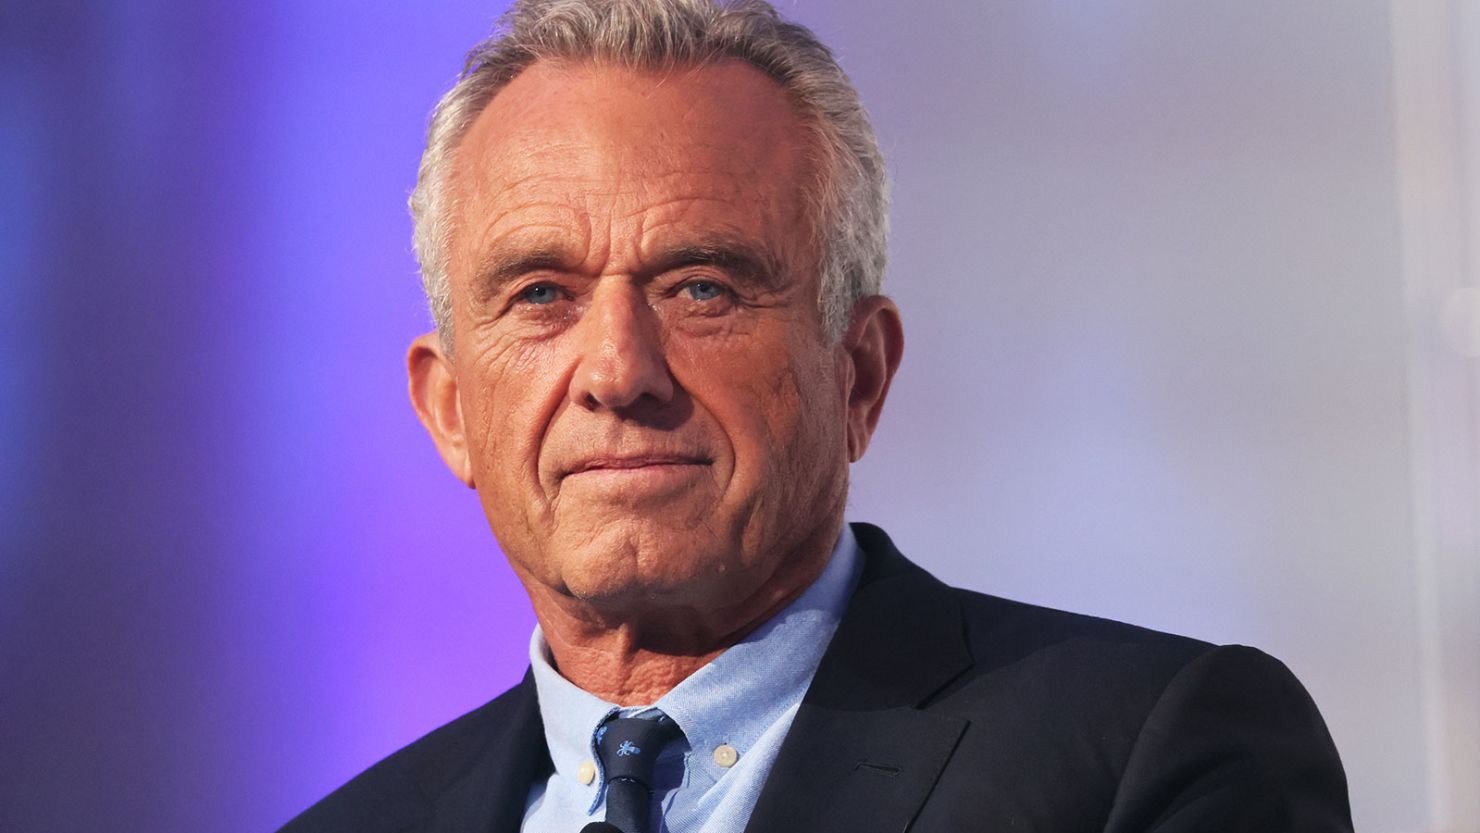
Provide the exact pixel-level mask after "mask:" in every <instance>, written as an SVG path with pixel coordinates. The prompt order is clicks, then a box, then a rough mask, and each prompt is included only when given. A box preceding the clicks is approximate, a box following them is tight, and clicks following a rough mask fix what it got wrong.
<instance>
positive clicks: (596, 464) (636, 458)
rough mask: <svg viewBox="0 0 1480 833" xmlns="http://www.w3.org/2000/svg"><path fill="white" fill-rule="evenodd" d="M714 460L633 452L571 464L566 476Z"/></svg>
mask: <svg viewBox="0 0 1480 833" xmlns="http://www.w3.org/2000/svg"><path fill="white" fill-rule="evenodd" d="M713 462H714V461H713V460H711V459H709V458H708V457H699V456H694V455H688V454H634V455H623V456H619V457H592V458H591V459H589V460H583V461H581V462H580V463H577V464H576V465H574V466H572V467H571V469H570V471H568V472H566V476H567V477H568V476H570V475H572V474H580V473H582V472H588V471H621V470H624V469H645V468H656V467H659V466H707V465H709V464H711V463H713Z"/></svg>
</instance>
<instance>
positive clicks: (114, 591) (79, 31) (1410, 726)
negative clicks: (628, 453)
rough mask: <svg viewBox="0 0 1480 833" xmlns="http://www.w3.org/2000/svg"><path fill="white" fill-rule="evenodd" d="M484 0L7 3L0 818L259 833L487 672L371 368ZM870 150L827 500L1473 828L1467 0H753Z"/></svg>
mask: <svg viewBox="0 0 1480 833" xmlns="http://www.w3.org/2000/svg"><path fill="white" fill-rule="evenodd" d="M502 5H503V4H502V3H500V2H496V0H495V1H494V2H477V3H475V2H467V0H439V2H436V3H415V4H412V3H391V2H383V0H360V2H354V3H350V2H342V0H321V1H320V2H283V0H277V1H276V2H274V0H264V2H257V3H251V4H245V3H238V4H204V3H202V4H188V3H175V2H165V0H116V2H85V0H53V1H52V2H48V3H19V2H7V3H5V4H4V5H0V269H3V272H0V274H3V278H0V281H3V284H0V290H3V291H0V830H4V831H7V833H10V831H15V833H29V832H30V831H99V830H131V831H133V830H136V831H152V832H156V833H196V832H198V831H213V832H214V831H223V832H224V833H237V832H238V831H240V833H248V832H249V831H269V830H272V829H274V828H276V826H277V825H279V824H281V823H282V822H284V821H286V820H287V819H288V818H289V817H291V816H292V815H293V814H295V813H296V812H298V811H299V810H301V809H302V808H303V807H305V806H307V805H308V804H309V803H311V802H312V801H313V800H315V799H317V798H318V797H320V796H321V795H323V794H324V793H326V792H328V791H329V790H330V789H332V788H333V787H335V786H337V785H338V784H339V783H341V782H342V781H344V780H345V779H346V778H348V777H349V776H351V775H353V774H354V773H356V772H358V771H359V770H361V769H362V768H364V767H365V766H367V765H368V764H370V763H372V762H373V761H375V760H377V759H379V758H380V757H382V756H383V755H385V754H387V753H388V752H390V751H392V750H394V749H395V748H397V747H399V746H400V745H402V744H404V743H406V742H408V741H410V740H412V739H413V738H415V737H417V736H419V735H420V734H422V733H423V732H425V731H427V730H429V729H431V728H432V727H434V726H436V725H439V724H441V723H443V722H445V721H446V720H448V719H450V718H452V717H454V716H456V715H458V714H461V713H463V712H464V711H467V710H469V709H471V708H474V707H475V706H477V705H479V704H481V703H483V702H484V701H486V700H487V699H489V698H491V697H492V696H494V695H495V694H497V693H498V692H499V691H501V690H502V689H503V688H504V687H506V686H507V685H509V684H511V683H513V682H514V681H515V680H516V679H517V678H518V677H519V675H520V674H521V673H522V670H523V667H524V664H525V659H524V656H525V651H526V645H527V640H528V633H529V629H530V627H531V625H532V621H533V620H532V617H531V615H530V612H529V610H528V606H527V603H526V601H525V599H524V597H523V594H522V592H521V590H520V588H519V587H518V586H517V584H516V583H515V581H514V579H513V577H512V575H511V573H510V572H509V570H508V569H507V568H506V567H505V566H504V564H503V560H502V556H501V555H500V553H499V552H498V550H497V548H496V546H495V545H494V543H493V541H492V538H491V536H490V534H489V533H488V531H487V527H486V525H485V522H484V520H483V519H482V516H481V512H480V510H479V508H478V505H477V503H476V501H475V499H474V496H473V495H472V494H471V493H470V492H467V491H465V490H464V489H462V488H461V487H460V486H459V485H458V484H457V483H456V481H455V480H454V479H453V478H452V477H451V476H450V475H449V474H447V473H446V471H445V470H444V469H443V468H442V465H441V463H440V462H439V460H438V459H437V456H436V454H435V452H434V450H433V448H432V446H431V443H430V441H429V440H428V439H427V438H426V437H425V436H424V434H423V432H422V430H421V428H420V427H419V425H418V424H417V423H416V420H415V418H414V416H413V415H412V412H411V410H410V408H409V406H408V405H407V402H406V397H405V391H404V388H405V383H404V374H403V365H402V360H403V359H402V357H403V354H404V350H405V347H406V345H407V343H408V342H409V340H410V339H411V338H412V337H413V336H414V335H416V334H417V333H419V332H421V331H423V330H425V329H427V326H428V324H427V321H428V319H427V315H426V313H425V311H424V308H423V302H422V299H421V296H420V290H419V285H418V281H417V277H416V267H415V263H414V260H413V258H412V256H411V253H410V244H409V239H410V222H409V220H408V218H407V216H406V212H405V209H404V203H405V198H406V196H407V194H408V193H409V190H410V188H411V186H412V183H413V179H414V173H415V168H416V162H417V159H418V157H419V154H420V150H421V142H422V131H423V127H424V125H425V119H426V115H427V113H428V112H429V111H430V109H431V107H432V105H433V103H434V102H435V101H436V99H437V97H438V95H439V94H440V93H441V92H442V91H443V90H444V89H445V88H446V87H447V86H449V85H450V84H451V82H452V81H453V80H454V78H455V76H456V73H457V71H458V69H459V67H460V65H461V55H462V53H463V52H464V51H465V50H466V49H467V48H468V47H469V46H471V45H472V44H473V43H474V42H475V41H476V40H478V39H479V38H481V37H482V36H483V35H484V34H485V33H486V32H487V30H488V29H489V26H490V24H491V22H492V21H493V19H494V18H495V17H496V16H497V14H498V13H499V12H500V11H501V10H502ZM780 5H781V8H782V9H783V11H784V12H785V13H787V14H788V15H790V16H793V17H795V18H797V19H799V20H801V21H802V22H804V23H807V24H809V25H811V26H813V27H814V28H815V29H816V30H817V31H818V32H819V34H820V35H821V36H822V37H823V39H824V40H825V41H826V42H828V43H829V44H831V45H832V46H834V47H835V48H836V50H837V52H838V53H839V55H840V57H841V60H842V62H843V64H844V66H845V67H846V68H847V69H848V70H849V72H850V74H851V75H852V77H853V78H854V80H855V82H856V83H857V85H858V87H859V88H860V90H861V92H862V94H863V98H864V101H865V102H866V103H867V104H868V106H869V108H870V110H871V112H872V113H873V116H874V121H875V125H876V127H877V129H878V132H879V135H880V139H881V142H882V144H883V146H884V150H885V153H886V156H887V157H888V159H889V161H890V164H891V168H892V171H893V175H894V182H895V186H894V195H895V200H894V203H895V207H894V213H893V217H894V233H893V241H892V260H891V266H890V278H889V285H888V287H889V291H890V292H891V294H892V295H893V296H894V297H895V298H896V299H897V300H898V302H899V304H900V306H901V308H902V309H903V312H904V317H905V326H906V333H907V336H908V340H909V346H908V349H907V352H906V358H905V363H904V367H903V370H902V375H901V376H900V378H899V379H898V381H897V383H896V387H895V390H894V392H893V395H892V397H891V399H890V403H889V408H888V409H887V411H886V414H885V417H884V422H883V426H882V428H881V430H880V433H879V435H878V436H877V438H876V441H875V443H874V446H873V448H872V450H871V451H870V454H869V457H868V458H867V459H866V460H865V461H864V462H863V463H862V464H860V465H859V466H858V467H856V468H855V472H854V475H855V487H854V495H853V499H852V508H851V517H852V518H854V519H857V520H869V521H873V522H875V523H879V524H881V525H883V526H885V527H886V528H887V529H888V530H889V531H890V532H891V533H892V534H893V536H894V537H895V540H896V542H898V543H899V544H900V546H901V548H902V549H903V550H904V551H905V552H906V553H907V554H908V555H910V556H911V557H912V558H913V559H915V560H916V561H918V562H919V563H921V564H923V565H925V566H926V567H928V568H929V569H932V570H934V571H935V572H937V573H938V574H939V575H941V576H942V577H943V578H946V579H948V580H950V581H952V582H955V583H959V584H963V585H966V586H970V587H973V588H976V589H980V590H985V591H988V592H993V593H997V594H999V595H1006V596H1011V597H1015V598H1019V599H1024V600H1028V601H1033V602H1038V603H1042V604H1048V605H1053V606H1057V607H1064V608H1070V609H1075V610H1080V611H1085V612H1089V613H1095V614H1099V615H1104V616H1110V617H1114V618H1119V619H1125V620H1130V621H1134V622H1138V623H1141V624H1145V625H1150V626H1153V627H1157V628H1162V629H1166V630H1172V631H1176V632H1180V633H1186V634H1191V635H1194V636H1197V637H1201V638H1204V639H1209V640H1213V641H1217V642H1245V643H1252V644H1255V645H1258V646H1260V647H1263V648H1265V649H1266V650H1268V651H1270V652H1272V653H1274V654H1276V655H1277V656H1279V657H1281V658H1282V659H1284V660H1285V661H1286V662H1287V663H1288V664H1289V665H1290V666H1291V667H1292V668H1293V669H1294V670H1295V671H1296V673H1297V674H1298V675H1299V676H1300V677H1301V679H1302V680H1304V681H1305V683H1306V684H1307V686H1308V687H1309V688H1310V690H1311V692H1312V693H1313V695H1314V696H1315V698H1316V700H1317V702H1318V703H1319V704H1320V706H1321V708H1322V709H1323V711H1324V713H1325V715H1326V717H1327V720H1328V722H1329V723H1330V726H1331V729H1332V732H1333V734H1334V736H1335V738H1336V741H1337V744H1338V746H1339V747H1340V749H1341V752H1342V754H1343V757H1344V759H1345V761H1346V765H1347V769H1348V774H1349V779H1350V784H1351V792H1352V805H1353V808H1354V812H1355V815H1356V821H1357V824H1358V827H1359V829H1361V830H1364V831H1367V833H1419V832H1420V831H1422V832H1423V833H1438V831H1444V833H1476V831H1480V567H1477V561H1480V544H1477V540H1480V539H1477V522H1480V486H1477V483H1480V476H1477V472H1480V360H1477V358H1476V357H1477V356H1480V288H1477V279H1480V269H1477V267H1480V224H1477V222H1480V153H1476V150H1477V142H1480V12H1477V10H1476V8H1475V6H1474V5H1473V4H1471V3H1468V2H1466V0H1453V1H1452V2H1449V1H1448V0H1391V2H1378V0H1342V1H1341V2H1335V0H1324V1H1322V2H1317V0H1296V2H1290V0H1219V1H1218V2H1206V3H1196V4H1192V3H1184V2H1180V1H1179V0H1096V2H1084V0H1073V2H1071V0H1044V1H1043V2H1034V3H1016V2H981V1H980V0H953V1H950V2H947V1H944V0H943V1H942V2H932V3H920V4H913V3H911V4H906V3H894V2H885V1H884V0H869V1H868V2H860V1H859V0H782V2H781V4H780Z"/></svg>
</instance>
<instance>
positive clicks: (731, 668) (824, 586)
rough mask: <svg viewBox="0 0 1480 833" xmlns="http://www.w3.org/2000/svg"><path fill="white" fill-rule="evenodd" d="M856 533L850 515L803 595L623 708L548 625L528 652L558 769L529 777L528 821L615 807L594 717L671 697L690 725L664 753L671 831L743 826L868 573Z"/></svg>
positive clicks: (665, 826)
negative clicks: (583, 674)
mask: <svg viewBox="0 0 1480 833" xmlns="http://www.w3.org/2000/svg"><path fill="white" fill-rule="evenodd" d="M861 569H862V559H861V557H860V555H859V552H858V542H857V541H856V540H854V537H853V531H852V530H851V529H849V528H848V525H847V524H844V525H843V532H842V535H840V536H839V537H838V542H837V544H836V545H835V546H834V547H833V551H832V555H831V556H830V558H829V559H828V564H827V567H825V568H824V569H823V571H822V575H820V576H818V577H817V580H816V581H814V582H813V583H812V586H810V587H808V588H807V589H806V590H805V591H804V592H803V593H802V595H800V596H798V597H797V598H796V599H795V600H794V601H792V603H791V604H789V605H787V606H786V607H785V608H783V609H782V610H781V612H780V613H777V614H776V615H775V616H774V617H772V618H771V620H770V621H768V622H766V623H765V624H763V625H761V626H760V627H759V628H757V629H756V630H755V632H753V633H752V634H750V636H748V637H746V638H745V640H744V641H742V642H740V643H738V644H736V645H734V646H732V647H730V648H729V649H728V650H726V651H725V652H724V653H723V654H720V655H719V656H718V657H716V658H715V659H714V660H713V661H711V662H710V663H709V664H708V665H705V666H704V667H703V668H700V669H699V670H698V671H696V672H694V673H693V674H692V675H690V676H689V677H688V679H686V680H684V681H683V682H681V683H679V684H678V685H677V686H676V687H674V689H673V690H672V691H670V692H668V693H667V694H665V695H663V696H662V697H661V698H660V699H659V700H658V702H656V703H653V704H652V705H650V706H640V707H629V708H619V707H618V706H617V705H615V704H613V703H608V702H606V701H604V700H602V699H600V698H599V697H596V696H595V695H593V694H590V693H589V692H587V691H584V690H582V689H580V688H578V687H576V686H575V685H574V684H572V683H571V682H569V681H568V680H566V679H565V678H564V677H562V676H560V673H559V672H558V671H556V670H555V667H554V666H553V665H552V664H551V658H550V648H549V646H548V645H547V644H546V642H545V637H544V634H543V633H542V632H541V631H540V629H539V627H536V628H535V630H534V635H533V636H532V637H531V638H530V641H529V662H530V666H531V667H532V668H533V670H534V682H535V689H536V690H537V691H538V693H539V700H540V714H541V716H542V718H543V719H544V723H545V743H546V744H548V746H549V749H550V758H551V760H552V761H553V762H554V764H555V771H554V772H552V773H551V774H550V777H549V778H548V779H546V780H544V781H538V782H536V783H535V784H534V786H533V787H532V788H531V789H530V792H529V804H528V806H527V808H526V810H525V813H524V824H523V827H522V828H521V829H522V830H523V831H525V833H579V831H580V829H581V828H582V827H584V826H585V825H586V824H588V823H590V822H592V821H597V820H600V819H601V818H602V817H603V815H604V814H605V806H604V804H603V801H604V798H605V796H604V795H603V792H604V789H603V783H604V781H605V779H604V778H603V777H602V773H601V764H600V762H599V760H598V758H597V756H596V741H595V735H596V729H597V727H598V726H600V725H601V723H602V722H603V721H604V720H606V718H607V717H608V716H609V715H612V714H617V715H619V716H621V717H634V716H640V715H641V714H642V713H643V712H645V711H648V710H650V709H654V708H656V709H661V710H662V711H663V713H665V714H667V715H668V716H669V717H671V718H672V719H673V720H674V722H676V723H677V724H678V726H679V728H680V729H682V730H683V733H684V740H682V741H678V742H675V743H674V744H672V745H671V746H670V747H669V748H668V749H666V750H664V752H663V753H662V754H661V755H660V756H659V758H658V767H657V771H656V773H655V775H654V779H653V780H654V782H655V783H654V795H655V797H656V798H657V800H658V802H659V806H660V807H661V808H662V816H663V823H662V826H661V828H660V829H661V830H662V831H665V833H738V831H740V830H743V829H745V824H746V822H747V821H749V819H750V813H751V810H752V809H754V807H755V802H756V799H757V798H759V797H760V792H761V786H762V785H763V784H765V782H766V776H767V775H768V774H770V772H771V764H772V763H773V762H774V761H775V760H776V753H777V752H779V751H780V749H781V740H782V739H783V738H784V737H786V732H787V730H788V729H789V728H791V721H792V719H793V718H794V717H796V713H797V708H798V707H799V706H800V705H801V702H802V695H804V694H805V693H806V692H807V686H808V685H810V684H811V682H812V676H813V675H814V674H815V673H816V672H817V664H818V662H819V661H820V660H821V659H822V653H823V651H824V650H825V649H826V648H827V643H828V642H829V641H831V640H832V635H833V632H834V631H835V630H837V627H838V622H839V620H840V619H842V616H843V611H844V609H845V608H847V606H848V599H849V597H850V596H852V595H853V588H854V586H855V585H856V584H857V583H858V574H859V571H860V570H861Z"/></svg>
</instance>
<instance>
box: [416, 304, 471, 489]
mask: <svg viewBox="0 0 1480 833" xmlns="http://www.w3.org/2000/svg"><path fill="white" fill-rule="evenodd" d="M406 371H407V375H409V376H410V378H411V407H413V408H415V409H416V415H417V416H418V417H420V418H421V424H422V425H424V426H426V429H427V433H428V434H431V435H432V442H434V443H436V444H437V451H438V452H440V453H441V454H442V462H444V463H446V464H447V468H449V469H452V473H453V474H455V475H457V479H458V480H461V481H462V482H463V483H465V484H467V485H468V487H469V488H473V487H474V486H475V484H474V482H473V464H472V458H471V457H469V455H468V440H467V431H466V430H465V426H464V424H463V414H462V401H461V400H460V399H459V398H458V395H457V373H456V368H454V367H453V364H452V359H450V358H448V356H447V354H446V353H444V352H443V351H442V341H441V339H439V338H438V337H437V334H436V333H427V334H426V335H423V336H420V337H419V338H417V339H416V340H415V341H413V342H411V349H410V350H409V351H407V354H406Z"/></svg>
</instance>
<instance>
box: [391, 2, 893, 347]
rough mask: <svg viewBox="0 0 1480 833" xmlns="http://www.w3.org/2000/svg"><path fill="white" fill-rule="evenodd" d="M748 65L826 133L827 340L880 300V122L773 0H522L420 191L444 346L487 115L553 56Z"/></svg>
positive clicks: (468, 76)
mask: <svg viewBox="0 0 1480 833" xmlns="http://www.w3.org/2000/svg"><path fill="white" fill-rule="evenodd" d="M725 59H739V60H743V61H746V62H748V63H750V64H751V65H752V66H755V67H756V68H757V69H759V70H761V71H762V72H764V73H766V74H767V75H769V76H770V77H771V78H773V79H775V81H776V82H777V83H779V84H780V85H781V86H782V88H784V89H785V90H786V91H787V93H788V94H789V96H790V97H791V99H792V101H793V102H794V103H795V105H796V106H797V108H798V111H799V112H800V113H801V115H802V117H803V120H804V121H805V122H806V123H807V125H808V129H809V130H810V132H811V133H812V134H813V138H814V141H813V142H812V145H813V146H814V147H813V152H814V153H815V155H816V157H817V158H816V160H815V161H816V163H817V165H816V166H817V170H816V171H815V173H814V175H815V177H816V182H815V186H814V187H813V188H811V189H808V190H809V192H810V193H809V197H808V198H809V200H811V201H812V205H810V206H809V208H811V209H812V215H811V216H812V218H813V223H812V225H813V229H814V234H815V235H816V236H817V239H816V241H815V242H816V244H817V246H816V250H817V252H818V253H819V263H818V264H817V268H818V269H819V271H820V272H821V275H822V281H821V284H822V289H821V293H820V297H819V298H818V304H819V309H820V311H821V317H822V322H823V328H824V331H825V332H826V333H827V335H828V336H829V337H830V338H831V339H833V340H837V339H839V338H841V337H842V334H843V332H844V330H845V329H846V328H847V326H848V319H849V314H850V313H851V311H852V309H853V305H854V304H855V303H857V302H858V301H859V300H860V299H862V298H865V297H868V296H869V295H875V294H878V292H879V289H880V286H881V285H882V283H883V277H884V263H885V259H886V256H887V253H886V237H887V233H888V218H887V211H886V208H887V202H888V182H887V174H886V172H885V169H884V160H883V157H882V156H881V155H880V153H879V147H878V143H877V142H876V141H875V139H874V131H873V128H872V127H871V126H870V125H869V121H868V114H867V113H865V112H864V109H863V104H862V103H861V102H860V101H859V99H858V93H857V91H856V90H854V89H853V85H852V84H851V83H849V81H848V76H847V75H846V74H845V73H844V72H843V68H842V67H841V66H839V65H838V62H837V60H836V59H835V58H834V57H833V54H832V51H831V50H829V49H828V48H827V47H826V46H824V45H823V44H822V42H821V41H819V40H818V39H817V37H816V36H815V35H813V34H812V32H811V31H809V30H808V29H807V28H806V27H804V26H801V25H799V24H796V23H789V22H786V21H783V20H782V19H781V18H780V16H779V15H778V14H777V13H776V10H775V9H774V8H772V7H771V5H770V4H769V3H766V2H764V0H519V2H516V3H515V4H514V6H513V7H512V8H511V9H509V11H508V12H506V13H505V14H504V15H503V17H501V18H499V21H498V23H497V24H496V25H495V27H494V32H493V34H492V35H491V36H490V37H489V38H488V39H487V40H485V41H483V42H482V43H480V44H478V45H477V46H475V47H473V49H472V51H470V52H469V53H468V56H467V61H466V63H465V64H464V65H463V71H462V75H461V76H460V77H459V78H458V81H457V83H456V84H455V85H453V87H452V89H450V90H448V91H447V94H446V95H444V96H443V97H442V100H441V101H440V102H438V104H437V108H436V109H435V110H434V111H433V112H432V117H431V123H430V125H429V127H428V128H427V146H426V151H425V152H424V153H423V154H422V157H421V167H420V169H419V170H418V172H417V177H416V189H415V190H414V191H413V192H412V194H411V200H410V204H411V216H412V219H413V221H414V225H415V232H414V238H413V242H414V245H415V247H416V257H417V261H418V262H419V263H420V264H421V279H422V284H423V286H424V287H425V289H426V294H427V301H428V303H429V304H430V306H431V311H432V318H433V320H434V321H435V322H436V325H437V331H438V333H439V334H440V335H441V338H442V343H443V345H444V347H445V348H446V349H448V350H450V349H451V347H452V337H451V334H452V299H451V293H450V290H449V287H448V277H447V269H448V249H449V247H450V242H451V235H452V214H453V212H452V211H451V210H450V209H451V208H452V206H450V205H449V202H450V200H449V195H448V178H449V174H450V173H451V169H452V163H453V159H454V157H455V155H456V152H457V148H458V146H459V144H460V143H461V142H462V139H463V137H464V135H466V133H467V131H468V129H469V128H470V127H472V125H473V122H474V121H475V120H476V119H477V118H478V115H479V113H481V112H482V111H483V108H484V107H486V106H487V105H488V103H489V102H490V101H492V100H493V97H494V96H495V95H496V94H498V92H499V90H501V89H503V88H504V86H506V85H507V84H508V83H509V82H510V81H512V80H513V79H514V77H515V76H517V75H518V74H519V73H521V72H523V71H524V70H525V69H527V68H529V67H530V66H531V65H532V64H534V63H535V62H536V61H540V60H568V61H591V62H598V63H610V64H614V65H617V66H624V67H633V68H639V69H668V68H673V67H680V66H693V65H701V64H704V63H707V62H711V61H716V60H725Z"/></svg>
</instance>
